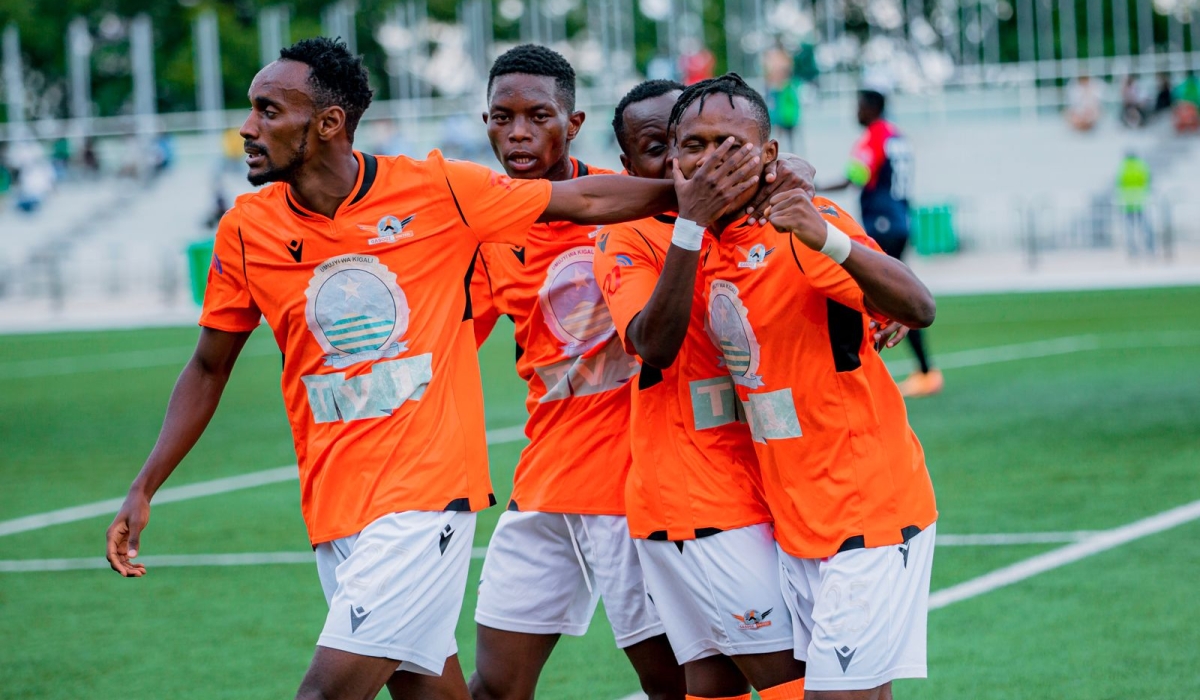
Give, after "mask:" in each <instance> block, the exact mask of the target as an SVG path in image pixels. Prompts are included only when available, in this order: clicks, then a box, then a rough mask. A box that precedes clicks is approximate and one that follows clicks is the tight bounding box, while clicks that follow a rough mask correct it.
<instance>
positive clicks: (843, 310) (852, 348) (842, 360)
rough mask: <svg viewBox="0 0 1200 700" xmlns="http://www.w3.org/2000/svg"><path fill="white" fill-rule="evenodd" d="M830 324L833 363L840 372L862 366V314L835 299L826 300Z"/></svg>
mask: <svg viewBox="0 0 1200 700" xmlns="http://www.w3.org/2000/svg"><path fill="white" fill-rule="evenodd" d="M825 309H826V315H827V316H828V324H829V351H830V352H831V353H833V365H834V367H836V368H837V371H839V372H852V371H854V370H856V369H858V368H859V367H862V358H860V357H859V356H858V348H859V347H860V346H861V345H862V340H863V318H862V314H861V313H859V312H857V311H855V310H854V309H852V308H850V307H849V306H845V305H843V304H839V303H837V302H836V301H834V300H833V299H826V300H825Z"/></svg>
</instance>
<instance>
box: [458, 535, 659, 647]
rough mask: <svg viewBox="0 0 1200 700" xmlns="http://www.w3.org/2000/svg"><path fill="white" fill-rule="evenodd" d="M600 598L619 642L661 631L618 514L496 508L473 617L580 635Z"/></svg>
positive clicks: (501, 626)
mask: <svg viewBox="0 0 1200 700" xmlns="http://www.w3.org/2000/svg"><path fill="white" fill-rule="evenodd" d="M600 598H604V611H605V612H606V613H608V622H609V624H611V625H612V630H613V636H614V637H616V640H617V647H618V648H621V649H624V648H625V647H629V646H633V645H634V644H637V643H638V642H641V641H645V640H647V639H649V638H651V637H655V636H657V635H660V634H662V633H663V626H662V622H661V621H660V620H659V619H658V613H657V612H656V611H655V610H654V605H653V604H652V603H651V602H650V599H649V597H648V596H647V595H646V583H645V581H644V579H643V577H642V567H641V564H640V563H639V562H638V557H637V551H636V550H635V549H634V547H633V540H632V539H630V537H629V525H628V524H627V523H626V521H625V517H624V516H621V515H565V514H562V513H535V512H528V513H525V512H517V511H505V512H504V513H503V514H501V515H500V522H499V524H497V525H496V531H495V532H494V533H493V534H492V540H491V542H489V543H488V551H487V558H486V559H485V560H484V562H483V574H482V575H481V576H480V581H479V602H478V604H477V607H476V608H475V622H477V623H479V624H481V625H487V626H488V627H492V628H494V629H498V630H504V631H506V632H523V633H526V634H569V635H572V636H580V635H583V634H584V633H586V632H587V629H588V624H589V623H590V622H591V620H592V615H594V614H595V612H596V603H597V601H599V599H600Z"/></svg>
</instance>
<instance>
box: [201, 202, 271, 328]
mask: <svg viewBox="0 0 1200 700" xmlns="http://www.w3.org/2000/svg"><path fill="white" fill-rule="evenodd" d="M238 217H239V214H238V212H237V210H236V209H232V210H230V211H229V212H227V213H226V214H225V216H224V217H222V218H221V223H220V225H219V226H218V227H217V238H216V241H215V242H214V243H213V257H212V261H211V263H210V264H209V268H208V286H207V288H206V289H205V292H204V307H203V309H202V310H201V312H200V325H201V326H204V327H206V328H213V329H216V330H219V331H228V332H231V333H239V332H245V331H252V330H254V329H255V328H257V327H258V324H259V321H260V320H261V318H262V311H260V310H259V308H258V304H256V303H255V302H254V297H253V296H252V295H251V294H250V285H249V283H248V282H247V281H246V266H245V260H244V255H245V253H244V252H243V249H242V241H241V234H240V232H239V230H238V227H237V224H236V221H237V220H238Z"/></svg>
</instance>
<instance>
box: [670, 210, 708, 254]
mask: <svg viewBox="0 0 1200 700" xmlns="http://www.w3.org/2000/svg"><path fill="white" fill-rule="evenodd" d="M703 242H704V227H703V226H701V225H700V224H698V223H696V222H695V221H688V220H687V219H679V218H677V219H675V230H674V231H672V232H671V243H673V244H675V245H677V246H679V247H680V248H683V249H684V250H693V251H695V250H700V244H701V243H703Z"/></svg>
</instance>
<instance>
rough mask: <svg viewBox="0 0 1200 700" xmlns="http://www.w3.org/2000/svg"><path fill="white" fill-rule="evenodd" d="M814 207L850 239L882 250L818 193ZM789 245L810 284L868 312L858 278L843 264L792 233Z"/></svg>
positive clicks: (840, 210) (843, 213) (852, 306)
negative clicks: (797, 240) (855, 278)
mask: <svg viewBox="0 0 1200 700" xmlns="http://www.w3.org/2000/svg"><path fill="white" fill-rule="evenodd" d="M813 204H814V205H815V206H816V207H817V211H819V212H820V213H821V217H822V218H823V219H825V221H826V223H828V224H829V225H830V226H833V227H834V228H836V229H838V230H839V231H841V232H842V233H845V234H846V235H847V236H849V237H850V239H851V240H853V241H855V242H856V243H860V244H862V245H864V246H867V247H869V248H871V249H872V250H875V251H877V252H883V251H881V250H880V248H879V244H878V243H876V242H875V241H874V240H872V239H871V237H870V236H868V235H867V234H866V232H865V231H863V229H862V227H861V226H859V225H858V222H857V221H855V220H854V219H853V218H851V217H850V215H849V214H847V213H846V212H845V211H844V210H843V209H842V208H841V207H839V206H838V205H836V204H834V203H833V202H830V201H829V200H827V199H823V198H820V197H818V198H817V199H815V200H814V201H813ZM788 239H789V242H790V243H791V246H792V251H793V252H794V253H795V255H796V262H797V263H798V264H799V265H800V269H801V270H802V271H803V272H804V276H805V277H807V278H808V281H809V283H810V284H812V286H813V287H814V288H815V289H816V290H817V291H819V292H820V293H822V294H824V295H825V296H827V297H829V298H830V299H833V300H834V301H836V302H838V303H839V304H842V305H843V306H848V307H850V308H852V309H856V310H858V311H862V312H863V313H870V311H869V310H868V309H867V307H866V303H865V302H864V301H863V292H862V288H861V287H859V286H858V282H855V281H854V278H853V277H851V276H850V273H849V272H846V270H845V268H843V267H842V266H841V265H839V264H837V263H836V262H834V261H833V260H831V259H830V258H829V256H827V255H824V254H823V253H819V252H817V251H815V250H813V249H812V248H809V247H808V246H806V245H804V244H802V243H797V242H796V239H795V237H794V236H790V235H789V236H788Z"/></svg>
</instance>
